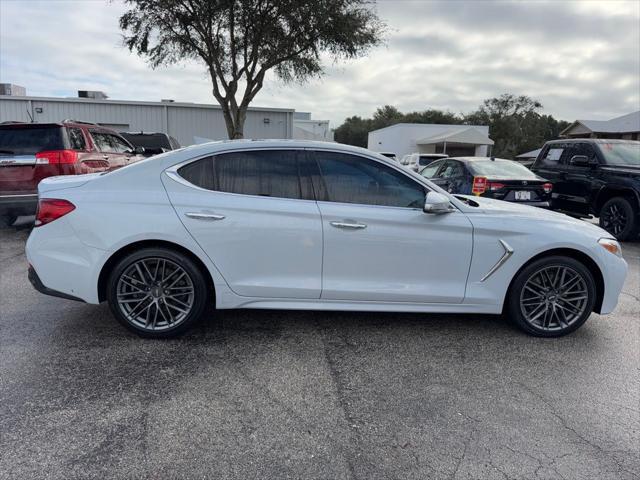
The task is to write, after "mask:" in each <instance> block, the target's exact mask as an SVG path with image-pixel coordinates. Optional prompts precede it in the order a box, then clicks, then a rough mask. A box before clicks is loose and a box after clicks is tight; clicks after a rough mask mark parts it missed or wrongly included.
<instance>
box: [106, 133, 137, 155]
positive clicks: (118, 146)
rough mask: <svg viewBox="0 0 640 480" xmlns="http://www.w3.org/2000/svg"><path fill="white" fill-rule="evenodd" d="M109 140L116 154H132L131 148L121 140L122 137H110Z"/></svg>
mask: <svg viewBox="0 0 640 480" xmlns="http://www.w3.org/2000/svg"><path fill="white" fill-rule="evenodd" d="M109 139H110V142H111V145H112V148H114V151H115V152H118V153H125V152H131V151H132V149H131V146H130V145H129V144H128V143H126V142H125V141H124V140H123V139H121V138H120V137H118V136H117V135H111V134H110V135H109Z"/></svg>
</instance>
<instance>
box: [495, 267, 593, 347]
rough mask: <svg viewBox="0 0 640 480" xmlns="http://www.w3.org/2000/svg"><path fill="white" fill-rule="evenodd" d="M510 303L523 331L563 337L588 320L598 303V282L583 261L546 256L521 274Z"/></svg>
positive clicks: (514, 318)
mask: <svg viewBox="0 0 640 480" xmlns="http://www.w3.org/2000/svg"><path fill="white" fill-rule="evenodd" d="M507 302H508V304H507V307H508V308H507V311H508V314H509V317H510V319H511V320H512V321H513V322H514V323H515V324H516V326H518V327H519V328H520V329H521V330H524V331H525V332H527V333H529V334H531V335H535V336H539V337H559V336H562V335H566V334H568V333H571V332H573V331H574V330H576V329H578V328H579V327H580V326H581V325H582V324H583V323H584V322H586V321H587V319H588V318H589V315H591V312H592V311H593V307H594V305H595V302H596V285H595V281H594V279H593V275H592V274H591V272H590V271H589V269H588V268H587V267H585V265H584V264H582V263H580V262H579V261H577V260H575V259H573V258H570V257H562V256H552V257H545V258H541V259H539V260H536V261H534V262H532V263H531V264H529V265H527V266H526V267H525V268H523V269H522V270H521V271H520V272H519V273H518V275H517V276H516V278H515V279H514V281H513V283H512V285H511V288H510V291H509V298H508V299H507Z"/></svg>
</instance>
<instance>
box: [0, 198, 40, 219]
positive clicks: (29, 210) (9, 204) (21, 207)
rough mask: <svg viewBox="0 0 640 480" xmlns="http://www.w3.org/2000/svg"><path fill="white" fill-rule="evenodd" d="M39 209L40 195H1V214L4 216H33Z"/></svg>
mask: <svg viewBox="0 0 640 480" xmlns="http://www.w3.org/2000/svg"><path fill="white" fill-rule="evenodd" d="M37 207H38V194H37V193H26V194H1V193H0V214H3V215H16V216H18V215H33V214H35V213H36V209H37Z"/></svg>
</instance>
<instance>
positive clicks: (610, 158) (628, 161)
mask: <svg viewBox="0 0 640 480" xmlns="http://www.w3.org/2000/svg"><path fill="white" fill-rule="evenodd" d="M599 147H600V151H601V152H602V155H603V156H604V161H605V162H606V163H607V165H635V166H640V143H638V142H620V143H601V144H600V145H599Z"/></svg>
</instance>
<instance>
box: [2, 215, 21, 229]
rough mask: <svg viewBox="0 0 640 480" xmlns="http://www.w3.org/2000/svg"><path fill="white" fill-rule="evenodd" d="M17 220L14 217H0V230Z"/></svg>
mask: <svg viewBox="0 0 640 480" xmlns="http://www.w3.org/2000/svg"><path fill="white" fill-rule="evenodd" d="M17 219H18V217H16V216H15V215H0V228H6V227H10V226H11V225H13V224H14V223H16V220H17Z"/></svg>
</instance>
